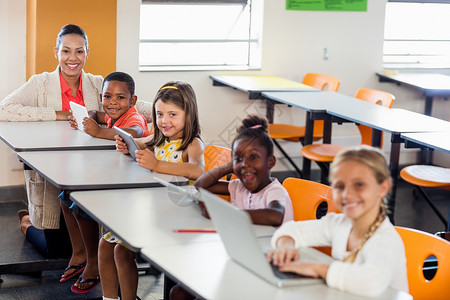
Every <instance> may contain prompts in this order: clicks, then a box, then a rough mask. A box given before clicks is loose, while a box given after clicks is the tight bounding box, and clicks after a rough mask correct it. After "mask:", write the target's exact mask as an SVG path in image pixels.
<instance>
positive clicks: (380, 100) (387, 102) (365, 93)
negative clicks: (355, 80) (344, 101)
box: [355, 88, 395, 146]
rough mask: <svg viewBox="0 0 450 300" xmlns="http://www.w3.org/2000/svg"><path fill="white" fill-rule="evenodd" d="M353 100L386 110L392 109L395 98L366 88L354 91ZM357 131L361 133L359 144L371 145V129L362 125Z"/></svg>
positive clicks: (386, 93) (389, 94)
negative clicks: (356, 99)
mask: <svg viewBox="0 0 450 300" xmlns="http://www.w3.org/2000/svg"><path fill="white" fill-rule="evenodd" d="M355 98H358V99H361V100H364V101H367V102H369V103H372V104H377V105H381V106H384V107H388V108H391V107H392V104H393V103H394V100H395V96H394V95H392V94H391V93H388V92H384V91H379V90H373V89H366V88H361V89H358V90H357V91H356V94H355ZM358 129H359V132H360V133H361V144H365V145H371V144H372V128H371V127H368V126H364V125H358ZM381 138H383V133H381ZM381 146H383V143H381Z"/></svg>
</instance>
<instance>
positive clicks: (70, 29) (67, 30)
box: [56, 24, 89, 50]
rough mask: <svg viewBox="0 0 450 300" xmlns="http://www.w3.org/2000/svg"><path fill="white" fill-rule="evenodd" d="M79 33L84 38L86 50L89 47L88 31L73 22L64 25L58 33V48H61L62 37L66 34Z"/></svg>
mask: <svg viewBox="0 0 450 300" xmlns="http://www.w3.org/2000/svg"><path fill="white" fill-rule="evenodd" d="M73 33H74V34H78V35H80V36H81V37H82V38H83V39H84V45H85V46H86V50H87V49H89V43H88V37H87V35H86V33H85V32H84V30H83V28H81V27H80V26H78V25H73V24H67V25H64V26H63V28H61V30H60V31H59V33H58V36H57V37H56V49H59V46H60V45H61V40H62V37H63V36H64V35H66V34H73Z"/></svg>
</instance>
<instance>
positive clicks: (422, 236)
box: [396, 226, 450, 300]
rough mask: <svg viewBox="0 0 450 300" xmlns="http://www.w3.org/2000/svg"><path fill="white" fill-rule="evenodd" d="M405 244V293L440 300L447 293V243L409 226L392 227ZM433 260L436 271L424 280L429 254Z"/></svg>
mask: <svg viewBox="0 0 450 300" xmlns="http://www.w3.org/2000/svg"><path fill="white" fill-rule="evenodd" d="M396 229H397V232H398V233H399V234H400V236H401V238H402V240H403V244H404V245H405V255H406V268H407V272H408V283H409V293H410V294H411V295H412V296H413V299H414V300H425V299H427V300H428V299H433V300H444V299H448V298H449V292H450V287H449V284H450V242H448V241H446V240H444V239H441V238H439V237H437V236H435V235H432V234H429V233H427V232H423V231H420V230H415V229H411V228H405V227H399V226H396ZM431 255H433V256H435V257H436V259H437V270H436V274H435V275H434V277H433V278H432V279H427V278H426V277H425V276H424V273H423V267H424V263H425V260H427V259H428V260H429V259H430V258H429V256H431Z"/></svg>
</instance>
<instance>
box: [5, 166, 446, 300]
mask: <svg viewBox="0 0 450 300" xmlns="http://www.w3.org/2000/svg"><path fill="white" fill-rule="evenodd" d="M273 175H274V176H276V177H278V179H279V180H280V181H282V180H284V178H286V177H288V176H291V175H292V174H290V173H288V172H277V173H274V174H273ZM429 191H430V195H431V196H432V198H433V199H434V200H435V204H436V205H437V206H438V208H439V209H440V211H441V212H442V213H443V214H444V215H445V216H447V213H448V206H449V199H450V197H449V196H450V192H448V191H440V190H437V189H433V190H429ZM25 203H26V202H25V199H0V227H1V228H2V230H1V231H0V240H1V241H2V242H1V247H0V263H4V262H11V261H14V259H17V257H23V256H26V257H29V258H30V257H31V258H33V256H35V255H36V253H35V251H34V250H33V249H32V246H31V245H30V244H29V243H28V242H27V241H26V240H25V239H24V237H23V236H22V234H21V233H20V230H19V227H18V218H17V211H18V210H19V209H21V208H26V204H25ZM395 222H396V225H400V226H406V227H412V228H416V229H420V230H424V231H427V232H430V233H435V232H437V231H442V230H444V228H443V224H442V223H441V222H440V221H439V219H438V218H437V217H436V216H435V214H434V212H433V211H432V210H431V208H430V207H429V206H428V204H427V203H426V202H425V201H424V200H423V199H422V198H420V197H419V198H418V199H415V198H414V196H413V189H412V186H411V185H409V184H408V183H405V182H403V181H400V182H399V185H398V190H397V204H396V211H395ZM6 241H7V242H6ZM61 273H62V270H55V271H44V272H42V274H38V276H36V275H35V276H32V275H22V274H21V275H15V274H5V275H1V279H3V283H0V300H10V299H11V300H12V299H28V300H44V299H95V298H99V299H101V296H102V295H101V287H100V286H98V287H96V288H95V290H94V291H92V292H91V293H89V294H87V295H84V296H80V295H76V294H73V293H72V292H71V291H70V286H71V284H73V283H74V281H75V279H73V280H70V281H68V282H66V283H59V276H60V275H61ZM163 281H164V279H163V276H160V277H155V276H153V275H145V274H144V273H142V274H141V275H140V277H139V290H138V296H139V297H140V298H141V299H143V300H156V299H163Z"/></svg>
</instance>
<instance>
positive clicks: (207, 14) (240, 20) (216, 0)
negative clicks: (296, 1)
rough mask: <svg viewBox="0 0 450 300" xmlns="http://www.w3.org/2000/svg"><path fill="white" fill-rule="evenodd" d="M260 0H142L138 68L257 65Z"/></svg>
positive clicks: (241, 66) (151, 69)
mask: <svg viewBox="0 0 450 300" xmlns="http://www.w3.org/2000/svg"><path fill="white" fill-rule="evenodd" d="M262 4H263V0H142V5H141V20H140V47H139V66H140V70H141V71H162V70H248V69H259V68H260V67H261V36H262Z"/></svg>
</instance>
